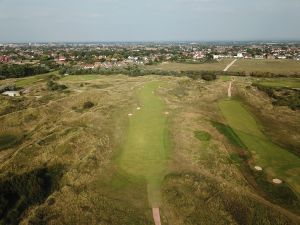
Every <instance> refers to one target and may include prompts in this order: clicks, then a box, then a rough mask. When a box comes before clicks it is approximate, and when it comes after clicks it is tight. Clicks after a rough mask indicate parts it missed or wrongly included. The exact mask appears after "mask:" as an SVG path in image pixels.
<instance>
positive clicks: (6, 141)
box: [0, 134, 19, 151]
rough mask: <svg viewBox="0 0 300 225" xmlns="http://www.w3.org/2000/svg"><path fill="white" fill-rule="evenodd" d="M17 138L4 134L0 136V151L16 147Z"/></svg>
mask: <svg viewBox="0 0 300 225" xmlns="http://www.w3.org/2000/svg"><path fill="white" fill-rule="evenodd" d="M18 142H19V137H18V136H15V135H12V134H4V135H2V136H0V151H1V150H5V149H8V148H11V147H13V146H15V145H17V144H18Z"/></svg>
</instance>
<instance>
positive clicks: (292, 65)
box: [229, 59, 300, 74]
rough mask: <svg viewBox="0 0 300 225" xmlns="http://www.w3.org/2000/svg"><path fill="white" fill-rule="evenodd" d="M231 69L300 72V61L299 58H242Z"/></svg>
mask: <svg viewBox="0 0 300 225" xmlns="http://www.w3.org/2000/svg"><path fill="white" fill-rule="evenodd" d="M229 71H236V72H246V73H251V72H270V73H275V74H293V73H300V61H297V60H288V59H286V60H269V59H240V60H238V61H236V62H235V64H234V65H232V66H231V67H230V69H229Z"/></svg>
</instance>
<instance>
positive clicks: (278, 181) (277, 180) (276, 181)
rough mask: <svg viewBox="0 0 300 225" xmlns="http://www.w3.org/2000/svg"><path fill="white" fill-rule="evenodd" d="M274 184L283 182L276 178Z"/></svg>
mask: <svg viewBox="0 0 300 225" xmlns="http://www.w3.org/2000/svg"><path fill="white" fill-rule="evenodd" d="M272 182H273V183H274V184H281V183H282V180H280V179H277V178H275V179H273V180H272Z"/></svg>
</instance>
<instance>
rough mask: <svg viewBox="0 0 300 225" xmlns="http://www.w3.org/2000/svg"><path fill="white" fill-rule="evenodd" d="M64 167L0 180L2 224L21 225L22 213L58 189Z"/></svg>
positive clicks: (7, 176) (0, 220)
mask: <svg viewBox="0 0 300 225" xmlns="http://www.w3.org/2000/svg"><path fill="white" fill-rule="evenodd" d="M61 176H62V167H61V166H57V167H53V168H40V169H36V170H33V171H30V172H26V173H24V174H21V175H18V174H17V175H12V174H10V175H6V176H5V177H1V178H0V224H12V225H14V224H19V221H20V216H21V215H22V213H23V212H24V211H25V210H26V209H27V208H29V207H30V206H32V205H34V204H38V203H41V202H42V201H44V200H45V199H46V198H47V197H48V196H49V195H50V194H51V193H52V192H53V191H54V190H56V189H57V188H58V185H59V180H60V178H61Z"/></svg>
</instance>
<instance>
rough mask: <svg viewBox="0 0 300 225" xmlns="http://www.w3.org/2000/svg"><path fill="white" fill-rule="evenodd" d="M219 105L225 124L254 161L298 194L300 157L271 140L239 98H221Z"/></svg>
mask: <svg viewBox="0 0 300 225" xmlns="http://www.w3.org/2000/svg"><path fill="white" fill-rule="evenodd" d="M219 107H220V110H221V112H222V114H223V116H224V117H225V119H226V121H227V123H228V125H229V126H230V127H232V129H233V130H234V131H235V133H236V134H237V135H238V136H239V138H240V139H241V141H242V142H243V143H244V145H245V146H247V148H248V149H249V151H250V152H251V153H252V156H253V160H254V161H253V163H255V165H258V166H261V167H263V169H264V170H266V172H267V174H268V175H269V177H270V178H271V179H272V178H279V179H282V180H283V181H285V182H287V183H288V184H289V185H290V186H291V187H292V188H293V189H294V190H295V191H296V192H297V193H298V194H300V158H299V157H297V156H296V155H294V154H292V153H290V152H289V151H288V150H286V149H283V148H281V147H280V146H278V145H276V144H274V143H273V142H271V141H270V140H269V139H268V138H267V137H266V136H265V135H264V134H263V133H262V132H261V130H260V129H259V126H258V124H257V123H256V121H255V119H254V118H253V117H252V116H251V114H250V113H249V112H248V111H247V110H246V109H245V108H244V107H243V106H242V104H241V103H240V102H239V101H238V100H222V101H220V102H219Z"/></svg>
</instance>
